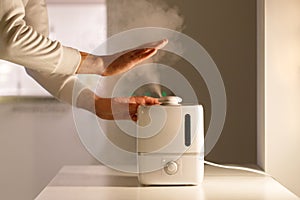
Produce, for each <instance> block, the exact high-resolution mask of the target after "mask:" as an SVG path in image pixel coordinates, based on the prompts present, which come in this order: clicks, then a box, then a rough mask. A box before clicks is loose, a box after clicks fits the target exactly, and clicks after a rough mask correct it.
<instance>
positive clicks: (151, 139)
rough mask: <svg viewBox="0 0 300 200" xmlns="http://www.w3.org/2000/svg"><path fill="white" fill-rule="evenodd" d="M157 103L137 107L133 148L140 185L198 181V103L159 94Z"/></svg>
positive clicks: (200, 175) (201, 151) (200, 176)
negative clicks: (136, 159)
mask: <svg viewBox="0 0 300 200" xmlns="http://www.w3.org/2000/svg"><path fill="white" fill-rule="evenodd" d="M160 101H161V105H157V106H140V107H139V109H138V122H137V124H138V126H137V136H138V137H137V138H138V139H137V152H138V169H139V182H140V183H141V184H143V185H198V184H199V183H201V182H202V180H203V174H204V129H203V124H204V122H203V108H202V106H201V105H181V104H180V102H181V99H180V98H179V97H172V96H171V97H163V98H161V99H160Z"/></svg>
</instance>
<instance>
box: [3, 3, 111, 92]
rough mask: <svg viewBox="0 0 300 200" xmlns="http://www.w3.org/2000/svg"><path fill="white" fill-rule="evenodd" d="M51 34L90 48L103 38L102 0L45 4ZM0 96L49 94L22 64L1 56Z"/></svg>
mask: <svg viewBox="0 0 300 200" xmlns="http://www.w3.org/2000/svg"><path fill="white" fill-rule="evenodd" d="M48 15H49V28H50V36H49V37H50V38H51V39H53V40H58V41H60V42H61V43H62V44H63V45H65V46H70V47H73V48H77V49H80V50H81V51H86V52H92V51H93V50H94V49H96V47H97V46H99V45H100V44H101V43H103V42H104V41H105V39H106V37H107V36H106V31H107V22H106V5H105V3H76V4H69V3H68V4H61V3H51V4H48ZM0 77H1V78H0V95H1V96H50V94H49V93H48V92H47V91H46V90H45V89H43V88H42V87H41V86H39V85H38V84H37V83H36V82H35V81H34V80H33V79H32V78H31V77H30V76H28V75H27V74H26V72H25V70H24V68H23V67H22V66H19V65H16V64H13V63H10V62H6V61H2V60H0Z"/></svg>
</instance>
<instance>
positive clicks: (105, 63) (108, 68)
mask: <svg viewBox="0 0 300 200" xmlns="http://www.w3.org/2000/svg"><path fill="white" fill-rule="evenodd" d="M167 43H168V40H167V39H164V40H161V41H158V42H152V43H147V44H143V45H141V46H139V47H136V48H134V49H130V50H126V51H123V52H119V53H116V54H113V55H107V56H94V55H91V54H87V53H83V52H81V56H82V62H81V64H80V66H79V68H78V70H77V72H76V73H77V74H98V75H102V76H112V75H117V74H121V73H124V72H126V71H128V70H130V69H132V68H133V67H134V66H136V65H138V64H140V63H141V62H143V61H145V60H147V59H149V58H150V57H152V56H154V55H155V54H156V53H157V51H158V49H161V48H163V47H164V46H165V45H166V44H167Z"/></svg>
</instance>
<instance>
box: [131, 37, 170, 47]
mask: <svg viewBox="0 0 300 200" xmlns="http://www.w3.org/2000/svg"><path fill="white" fill-rule="evenodd" d="M168 42H169V41H168V39H163V40H160V41H156V42H150V43H146V44H143V45H141V46H139V47H138V48H137V49H140V48H154V49H162V48H164V47H165V46H166V45H167V44H168Z"/></svg>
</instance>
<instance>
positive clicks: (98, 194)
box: [36, 165, 299, 200]
mask: <svg viewBox="0 0 300 200" xmlns="http://www.w3.org/2000/svg"><path fill="white" fill-rule="evenodd" d="M36 199H37V200H56V199H59V200H61V199H64V200H69V199H72V200H73V199H74V200H76V199H78V200H79V199H80V200H81V199H84V200H96V199H97V200H99V199H101V200H118V199H122V200H127V199H128V200H135V199H136V200H150V199H151V200H152V199H163V200H165V199H172V200H177V199H178V200H182V199H189V200H206V199H222V200H224V199H230V200H234V199H238V200H240V199H255V200H259V199H270V200H274V199H280V200H289V199H299V198H298V197H297V196H296V195H294V194H293V193H291V192H290V191H289V190H288V189H286V188H285V187H283V186H282V185H281V184H280V183H278V182H277V181H275V180H274V179H273V178H272V177H270V176H265V175H261V174H255V173H252V172H245V171H240V170H231V169H221V168H216V167H211V166H205V176H204V181H203V183H202V184H201V185H199V186H140V185H139V182H138V178H137V176H136V175H135V174H126V173H122V172H118V171H115V170H112V169H109V168H107V167H105V166H102V165H99V166H65V167H63V168H62V169H61V170H60V171H59V172H58V174H57V175H56V176H55V177H54V178H53V180H52V181H51V182H50V183H49V184H48V186H47V187H46V188H45V189H44V190H43V191H42V192H41V193H40V194H39V195H38V197H37V198H36Z"/></svg>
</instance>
